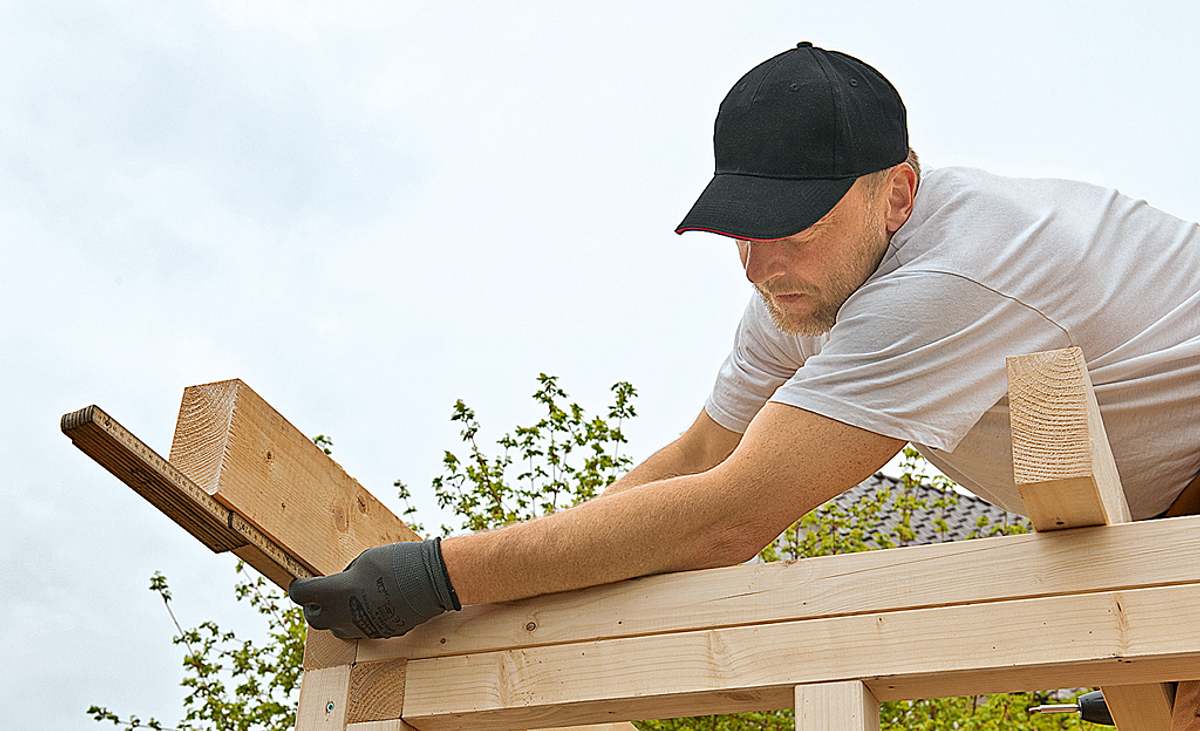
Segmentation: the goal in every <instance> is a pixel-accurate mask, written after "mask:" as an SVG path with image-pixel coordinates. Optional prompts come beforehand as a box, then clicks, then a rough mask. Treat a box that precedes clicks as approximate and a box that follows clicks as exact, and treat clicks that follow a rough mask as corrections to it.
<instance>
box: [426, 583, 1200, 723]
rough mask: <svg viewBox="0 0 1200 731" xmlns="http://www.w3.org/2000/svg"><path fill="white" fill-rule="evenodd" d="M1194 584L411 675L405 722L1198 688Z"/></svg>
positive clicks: (786, 626) (779, 628)
mask: <svg viewBox="0 0 1200 731" xmlns="http://www.w3.org/2000/svg"><path fill="white" fill-rule="evenodd" d="M1188 616H1200V584H1185V585H1179V586H1170V587H1156V588H1147V589H1134V590H1129V591H1117V592H1094V593H1086V594H1072V595H1067V596H1058V597H1044V598H1039V599H1021V600H1015V601H1003V602H990V603H986V604H967V605H962V606H953V607H938V608H932V609H916V610H906V611H899V612H887V613H873V614H865V615H855V616H850V617H834V618H829V619H815V620H803V621H798V622H779V623H772V624H763V625H754V626H747V627H731V628H727V629H717V630H701V631H693V632H681V633H670V634H664V635H652V636H648V637H634V638H625V639H619V640H604V641H599V642H584V643H572V644H566V645H553V646H549V647H535V648H525V649H521V650H514V651H499V652H490V653H480V654H473V655H463V656H452V657H441V658H429V659H423V660H410V661H409V663H408V666H407V679H406V686H405V697H404V716H403V717H404V719H405V720H406V721H407V722H408V723H410V724H412V725H414V726H416V727H417V728H420V729H422V731H436V730H438V729H458V728H471V729H504V728H524V727H528V726H532V727H536V726H538V725H543V726H544V725H555V724H557V725H569V724H580V723H595V722H599V721H606V720H608V721H611V720H620V719H637V718H666V717H670V716H672V715H694V714H708V713H729V712H735V711H746V710H764V709H771V708H783V707H787V706H789V705H790V704H791V703H792V702H793V701H794V699H793V689H794V686H796V685H801V684H808V683H828V682H837V681H842V680H857V679H861V680H863V681H864V682H865V683H866V684H867V685H868V687H870V689H871V691H872V693H873V694H874V695H875V697H876V698H877V699H879V700H880V701H884V700H895V699H901V698H934V697H940V696H947V695H960V694H982V693H996V692H1010V691H1018V690H1030V689H1040V688H1048V687H1049V688H1059V687H1077V686H1079V685H1083V684H1104V683H1109V684H1126V685H1127V684H1136V683H1150V682H1163V681H1169V680H1180V679H1185V678H1200V624H1197V623H1194V622H1181V621H1180V620H1179V618H1180V617H1188Z"/></svg>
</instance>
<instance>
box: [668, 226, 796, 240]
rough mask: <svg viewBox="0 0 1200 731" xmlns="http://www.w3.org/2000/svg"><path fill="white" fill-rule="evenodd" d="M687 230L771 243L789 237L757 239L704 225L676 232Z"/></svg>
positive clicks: (680, 231)
mask: <svg viewBox="0 0 1200 731" xmlns="http://www.w3.org/2000/svg"><path fill="white" fill-rule="evenodd" d="M685 231H704V232H705V233H710V234H720V235H721V236H728V237H729V238H731V239H738V240H740V241H758V242H762V243H769V242H771V241H778V240H779V239H786V238H787V237H786V236H777V237H775V238H773V239H756V238H752V237H750V236H740V235H738V234H731V233H729V232H728V231H718V230H717V229H715V228H704V227H702V226H687V227H683V228H677V229H675V233H677V234H679V235H681V236H682V235H683V233H684V232H685Z"/></svg>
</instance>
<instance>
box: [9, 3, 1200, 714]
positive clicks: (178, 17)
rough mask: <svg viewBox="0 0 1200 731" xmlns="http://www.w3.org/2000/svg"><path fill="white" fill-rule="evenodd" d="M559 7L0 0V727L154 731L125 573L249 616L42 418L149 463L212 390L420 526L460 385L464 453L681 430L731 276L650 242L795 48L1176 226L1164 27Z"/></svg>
mask: <svg viewBox="0 0 1200 731" xmlns="http://www.w3.org/2000/svg"><path fill="white" fill-rule="evenodd" d="M99 5H103V6H104V7H95V6H99ZM579 7H580V6H579V5H578V4H573V3H561V2H559V3H549V2H547V3H521V4H519V5H518V4H513V3H506V4H483V3H480V4H478V5H477V6H475V7H468V6H465V5H462V4H450V3H428V4H416V3H407V4H404V5H402V6H401V5H399V4H396V3H379V4H361V3H337V4H333V3H329V4H325V5H315V4H285V3H268V2H257V3H247V2H242V3H235V2H228V3H210V4H203V3H192V4H187V5H185V4H183V3H149V2H143V3H119V4H118V3H108V4H102V3H67V2H23V3H21V2H5V1H3V0H0V254H2V258H0V307H2V308H3V312H4V315H5V317H4V320H3V325H2V326H0V373H2V374H3V376H4V380H5V382H7V383H8V384H9V385H8V387H7V389H6V390H5V393H4V395H3V397H0V398H2V401H0V403H2V404H3V411H4V412H5V417H6V418H5V419H4V420H3V422H2V426H0V458H2V460H3V464H4V465H5V467H6V472H7V474H6V478H5V479H4V480H3V482H2V483H0V489H3V491H4V492H3V497H4V503H5V505H6V506H7V507H8V514H7V516H6V519H5V520H4V521H3V526H4V527H3V529H2V531H0V578H2V579H3V581H2V586H3V587H4V590H5V596H4V599H3V601H2V602H0V674H2V675H3V676H4V678H5V682H4V683H2V684H0V707H3V708H4V721H3V724H0V725H3V726H5V727H8V728H63V729H85V728H96V726H95V724H93V723H92V722H91V721H90V720H87V719H86V717H85V716H84V714H83V710H84V708H85V707H86V706H87V705H89V704H91V703H98V704H106V705H109V706H111V707H112V708H114V709H115V710H118V711H120V712H122V713H128V712H131V711H132V712H135V713H138V714H140V715H142V716H143V718H144V717H146V716H148V715H157V716H159V717H160V718H162V719H163V720H165V721H172V722H173V721H175V720H177V719H178V715H177V709H178V707H179V701H180V698H181V697H182V689H180V688H179V687H178V685H177V683H178V680H179V678H180V669H179V657H180V656H179V653H178V651H177V649H176V648H175V647H173V646H172V645H171V644H170V641H169V638H170V636H171V634H172V628H171V626H170V625H169V621H168V618H167V616H166V614H165V613H164V612H163V610H162V607H161V604H160V603H159V601H158V599H157V598H156V597H155V596H154V595H152V594H151V593H150V592H148V591H147V589H146V587H147V578H148V577H149V575H150V574H151V573H152V572H153V571H155V570H160V571H162V572H164V573H165V574H166V575H167V576H168V577H169V578H170V580H171V582H172V585H173V587H174V593H175V597H176V604H177V609H178V611H179V613H180V614H181V619H182V620H183V621H184V622H186V623H189V624H191V623H195V622H198V621H200V620H201V619H206V618H214V619H217V620H218V621H220V622H222V623H223V624H227V625H229V626H231V627H234V628H237V629H239V630H240V631H243V632H253V631H254V630H255V628H256V627H257V626H258V624H257V621H256V619H255V618H254V617H253V616H252V615H251V614H250V613H249V612H248V610H246V609H244V608H242V607H241V606H240V605H238V604H237V603H236V602H235V601H234V599H233V596H232V583H233V578H234V577H233V573H232V565H233V559H232V558H229V557H227V556H214V555H212V554H210V553H208V552H207V550H206V549H204V548H203V547H202V546H201V545H200V544H199V543H198V542H197V541H196V540H195V539H193V538H191V537H190V536H188V535H187V534H186V533H185V532H184V531H183V530H182V529H180V528H178V527H177V526H175V525H174V524H173V523H171V522H170V521H169V520H168V519H166V518H165V517H163V516H162V515H161V514H159V513H158V512H157V511H155V510H154V509H153V508H151V507H150V506H149V505H148V504H147V503H145V502H144V501H143V500H142V499H141V498H139V497H137V496H136V495H135V494H134V493H133V492H132V491H131V490H129V489H128V488H126V487H125V486H123V485H121V484H120V483H118V482H117V481H116V480H115V479H113V478H112V477H110V476H109V475H108V474H107V473H105V472H103V471H102V470H101V469H100V468H99V467H97V466H96V465H95V464H94V463H92V462H91V461H90V460H88V459H87V458H86V457H84V456H83V455H82V454H81V453H79V452H78V451H77V450H76V449H75V448H74V447H72V446H71V444H70V442H69V441H68V440H67V439H66V438H65V437H64V436H62V435H61V434H60V433H59V431H58V418H59V416H60V415H61V414H62V413H64V412H66V411H70V410H73V409H75V408H78V407H80V406H83V405H86V404H88V403H98V404H100V405H101V406H103V407H104V408H105V409H107V410H108V411H109V412H110V413H111V414H112V415H113V416H115V417H116V418H117V419H119V420H120V421H122V422H123V423H124V424H125V425H126V426H127V427H129V428H130V429H131V430H133V431H134V432H135V433H136V434H138V435H140V436H141V437H142V438H143V439H144V440H146V441H147V442H149V443H150V445H151V446H153V447H155V448H157V449H159V450H160V451H162V452H166V450H167V448H168V446H169V443H170V436H171V431H172V428H173V425H174V418H175V410H176V408H177V406H178V400H179V396H180V393H181V391H182V389H183V387H184V386H186V385H189V384H193V383H201V382H206V381H211V380H217V379H222V378H229V377H235V376H236V377H241V378H243V379H245V380H246V381H247V382H248V383H250V384H251V385H252V386H253V387H254V388H255V389H256V390H258V391H259V393H261V394H262V395H263V396H265V397H266V398H267V399H268V400H269V401H271V402H272V403H273V404H274V405H275V406H277V407H278V408H279V409H280V410H281V411H283V412H284V413H285V414H286V415H287V416H288V417H289V418H290V419H291V420H292V421H293V422H294V423H295V424H297V425H298V426H299V427H300V428H301V429H302V430H304V431H306V432H307V433H309V434H314V433H317V432H326V433H329V434H332V435H334V437H335V439H336V446H337V456H338V459H339V461H341V462H342V464H343V465H345V466H346V467H347V469H348V470H349V471H350V472H351V473H352V474H354V475H355V476H357V477H358V478H359V479H360V480H361V481H362V482H363V484H365V485H366V486H368V487H369V488H371V489H372V490H373V491H374V492H375V493H376V494H377V495H378V496H379V497H380V498H381V499H383V500H384V501H385V502H387V503H388V504H389V505H392V506H393V507H398V506H397V503H396V500H395V498H394V493H393V490H392V488H391V483H392V480H393V479H395V478H397V477H401V478H403V479H405V480H406V481H407V482H408V483H409V484H410V485H411V486H412V487H413V488H414V489H415V490H416V491H417V492H418V493H419V494H418V505H419V506H420V509H421V513H422V517H423V518H424V520H425V522H426V524H427V525H431V526H432V525H437V524H438V523H439V522H440V521H441V520H442V516H441V515H439V514H438V513H437V512H436V510H435V507H434V504H433V500H432V495H431V492H430V490H429V480H430V479H431V478H432V477H433V476H434V475H435V474H437V473H438V472H439V460H440V456H441V452H442V450H443V449H445V448H452V447H456V446H457V444H458V440H457V434H456V428H455V426H454V425H452V424H451V423H450V422H449V419H448V417H449V414H450V406H451V404H452V403H453V402H454V400H455V399H456V398H460V397H461V398H463V399H465V400H466V401H467V402H468V404H470V405H471V406H473V407H474V408H475V409H476V410H477V411H478V414H479V417H480V419H481V421H482V423H483V425H484V428H485V437H494V436H496V435H498V433H499V431H501V430H504V429H508V428H510V427H512V426H513V425H514V424H516V423H517V422H521V421H528V420H531V419H533V418H535V416H536V409H535V405H534V403H533V401H532V400H531V399H530V398H529V395H530V394H531V393H532V392H533V390H534V388H535V387H536V383H535V376H536V375H537V373H538V372H539V371H546V372H549V373H554V374H558V375H559V376H560V377H561V379H562V384H563V385H564V386H565V387H566V389H567V390H568V391H569V392H570V394H571V396H572V397H573V398H574V399H576V400H579V401H580V402H581V403H582V404H583V405H584V406H585V407H587V408H589V409H590V410H595V409H599V408H600V407H602V406H604V405H605V403H606V402H607V396H608V391H607V389H608V387H609V386H610V385H611V384H612V383H613V382H615V381H617V380H629V381H632V382H633V383H634V385H635V386H636V387H637V388H638V390H639V392H640V397H639V399H638V406H639V410H640V412H641V416H639V417H638V418H637V419H636V420H635V421H634V422H633V423H632V424H630V425H629V428H628V433H629V436H630V439H631V442H632V444H631V452H632V454H633V455H634V456H635V457H636V458H642V457H645V456H646V455H647V454H649V453H650V452H651V451H653V450H654V449H655V448H657V447H658V446H660V445H661V444H663V443H665V442H666V441H668V440H669V439H671V438H673V437H674V436H675V435H676V434H677V433H678V432H679V431H680V430H682V429H683V428H685V427H686V426H687V424H688V423H690V421H691V419H692V418H693V417H694V416H695V414H696V413H697V411H698V410H699V408H700V406H701V404H702V402H703V399H704V397H705V395H706V394H707V391H708V388H709V386H710V385H711V382H712V379H713V376H714V374H715V371H716V368H717V366H718V364H719V363H720V361H721V359H722V358H723V357H724V355H725V352H726V349H727V348H728V346H729V343H730V340H731V338H732V334H733V328H734V325H735V323H736V321H737V318H738V316H739V315H740V313H741V310H742V307H743V305H744V303H745V300H746V298H747V297H748V296H749V289H748V285H747V284H746V283H745V281H744V280H743V279H742V275H741V272H740V270H739V267H738V265H737V259H736V255H735V252H734V248H733V244H732V243H731V242H729V241H727V240H725V239H721V238H719V237H715V236H709V235H704V234H689V235H688V236H685V237H678V236H676V235H675V234H674V233H673V232H672V229H673V228H674V226H675V225H676V223H677V222H678V221H679V219H680V218H681V217H682V215H683V214H684V212H685V211H686V210H687V208H688V206H690V205H691V203H692V201H693V200H694V199H695V197H696V195H697V194H698V193H699V191H700V190H701V188H702V187H703V186H704V184H705V183H706V182H707V180H708V177H709V175H710V174H711V170H712V157H711V147H710V145H711V134H712V120H713V116H714V114H715V112H716V107H717V104H718V102H719V101H720V99H721V98H722V96H723V95H724V94H725V91H726V90H727V89H728V87H729V86H730V85H731V84H732V83H733V81H734V80H736V79H737V78H738V77H739V76H740V75H741V74H743V73H744V72H745V71H746V70H748V69H749V68H750V67H751V66H753V65H754V64H756V63H758V62H759V61H761V60H763V59H765V58H767V57H769V56H771V55H773V54H775V53H777V52H779V51H781V50H784V49H786V48H788V47H790V46H792V45H794V44H795V43H796V42H797V41H800V40H811V41H813V42H814V43H816V44H817V45H819V46H823V47H827V48H834V49H838V50H842V51H845V52H848V53H851V54H853V55H856V56H859V57H861V58H862V59H864V60H866V61H867V62H869V63H871V64H872V65H874V66H876V67H877V68H879V69H880V70H881V71H882V72H883V73H884V74H885V75H886V76H888V78H889V79H890V80H891V81H892V82H893V83H894V84H895V85H896V86H897V87H898V89H899V90H900V92H901V94H902V95H903V97H904V99H905V102H906V104H907V106H908V110H909V123H910V134H911V140H912V144H913V146H914V147H915V148H917V150H918V151H919V152H920V153H921V156H922V159H923V161H924V163H925V164H926V165H927V166H929V167H940V166H944V165H971V166H977V167H982V168H986V169H989V170H992V171H994V172H998V173H1003V174H1011V175H1030V176H1036V175H1052V176H1058V177H1069V178H1078V179H1083V180H1089V181H1092V182H1096V183H1102V184H1106V185H1112V186H1115V187H1118V188H1120V189H1121V190H1122V191H1123V192H1126V193H1128V194H1130V195H1133V196H1135V197H1138V198H1144V199H1146V200H1148V201H1149V202H1150V203H1151V204H1152V205H1155V206H1158V207H1160V208H1163V209H1165V210H1167V211H1170V212H1171V213H1174V214H1176V215H1179V216H1182V217H1184V218H1188V219H1191V220H1197V219H1200V197H1198V196H1197V195H1196V192H1195V191H1196V185H1195V180H1196V170H1197V169H1200V142H1198V141H1197V138H1196V129H1197V124H1198V122H1200V99H1198V96H1197V94H1196V93H1195V91H1196V72H1197V69H1198V68H1200V44H1197V43H1196V37H1195V28H1196V27H1197V22H1198V21H1200V13H1198V12H1197V11H1196V10H1195V9H1194V6H1193V4H1190V3H1183V2H1177V3H1157V4H1154V5H1147V4H1134V3H1132V2H1131V3H1097V2H1087V3H1084V2H1069V3H1067V2H1064V3H1054V4H1050V3H1044V2H1008V3H1004V4H1003V5H996V4H986V5H981V4H976V3H963V2H923V3H874V2H863V1H862V0H859V2H856V3H851V4H849V5H847V4H839V3H821V4H817V3H811V2H804V3H801V2H795V1H794V0H793V1H792V2H773V3H766V2H764V3H744V4H737V5H735V4H731V3H719V4H718V3H700V2H686V3H685V2H677V3H653V4H652V3H615V2H608V3H603V4H599V5H593V6H589V8H588V9H586V10H580V9H577V8H579ZM976 8H979V9H978V10H977V9H976ZM979 245H981V246H986V245H987V242H986V241H980V242H979Z"/></svg>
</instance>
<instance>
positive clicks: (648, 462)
mask: <svg viewBox="0 0 1200 731" xmlns="http://www.w3.org/2000/svg"><path fill="white" fill-rule="evenodd" d="M694 461H695V460H694V458H693V459H689V455H688V454H687V452H686V451H685V450H684V449H683V447H682V446H681V445H680V444H679V442H678V441H674V442H671V443H670V444H668V445H667V446H665V447H663V448H662V449H660V450H658V451H657V452H655V453H654V454H652V455H650V456H649V457H647V458H646V459H645V460H643V461H642V462H641V463H640V464H639V465H638V466H637V467H634V468H633V469H632V470H630V471H629V472H626V473H625V474H624V475H623V476H622V477H621V478H620V479H619V480H617V481H615V482H613V483H612V484H611V485H609V486H608V487H607V488H605V490H604V492H603V493H601V495H600V497H607V496H611V495H616V494H617V493H619V492H625V491H626V490H628V489H629V488H631V487H637V486H638V485H645V484H646V483H648V482H657V481H658V480H666V479H668V478H671V477H678V476H680V475H692V474H695V473H697V472H702V471H703V470H705V469H707V466H699V465H695V464H693V462H694Z"/></svg>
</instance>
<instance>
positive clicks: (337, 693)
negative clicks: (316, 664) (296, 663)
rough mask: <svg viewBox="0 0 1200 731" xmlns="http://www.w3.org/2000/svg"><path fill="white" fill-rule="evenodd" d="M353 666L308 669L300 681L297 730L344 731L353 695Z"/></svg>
mask: <svg viewBox="0 0 1200 731" xmlns="http://www.w3.org/2000/svg"><path fill="white" fill-rule="evenodd" d="M350 669H351V668H350V666H349V665H340V666H338V667H332V668H322V669H320V670H307V671H305V673H304V682H303V683H301V684H300V705H299V707H298V708H297V710H296V731H343V729H345V728H346V710H347V705H348V700H349V694H350Z"/></svg>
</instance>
